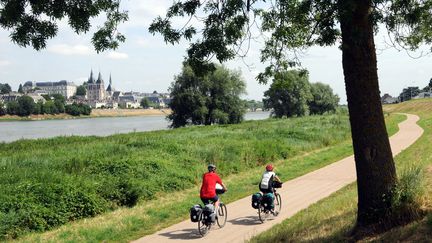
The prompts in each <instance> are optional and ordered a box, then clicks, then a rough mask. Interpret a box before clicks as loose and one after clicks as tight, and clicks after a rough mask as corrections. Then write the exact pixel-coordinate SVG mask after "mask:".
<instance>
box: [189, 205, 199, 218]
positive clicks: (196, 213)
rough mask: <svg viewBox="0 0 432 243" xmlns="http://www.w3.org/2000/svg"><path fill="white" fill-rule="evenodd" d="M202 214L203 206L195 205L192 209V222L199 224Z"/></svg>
mask: <svg viewBox="0 0 432 243" xmlns="http://www.w3.org/2000/svg"><path fill="white" fill-rule="evenodd" d="M201 213H202V207H201V205H198V204H197V205H193V206H192V207H191V209H190V219H191V221H192V222H198V220H199V218H200V215H201Z"/></svg>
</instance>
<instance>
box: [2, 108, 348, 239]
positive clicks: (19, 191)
mask: <svg viewBox="0 0 432 243" xmlns="http://www.w3.org/2000/svg"><path fill="white" fill-rule="evenodd" d="M288 135H289V136H288ZM349 135H350V133H349V125H348V120H347V117H346V116H336V115H329V116H322V117H318V116H316V117H307V118H297V119H285V120H276V119H274V120H273V119H272V120H265V121H248V122H244V123H242V124H236V125H229V126H227V125H223V126H200V127H190V128H183V129H175V130H168V131H156V132H145V133H133V134H121V135H115V136H109V137H105V138H100V137H59V138H53V139H42V140H38V141H31V140H22V141H18V142H14V143H9V144H0V168H2V169H1V170H0V181H2V186H1V187H0V205H4V207H1V206H0V222H2V224H1V225H2V226H1V227H0V229H1V231H0V235H2V236H3V237H8V238H12V237H14V236H16V235H20V234H23V233H24V232H26V231H44V230H47V229H51V228H53V227H55V226H58V225H61V224H63V223H64V222H67V221H69V220H74V219H77V218H81V217H90V216H93V215H95V214H97V213H99V212H106V211H108V210H112V209H115V208H118V207H120V206H127V207H129V206H133V205H135V204H136V203H137V202H138V201H141V200H150V199H153V198H155V197H156V196H157V195H158V194H159V193H163V194H167V193H170V192H175V191H179V190H183V189H187V188H192V187H195V186H197V185H198V184H199V183H200V180H201V176H202V173H203V172H204V171H205V168H206V164H207V163H210V162H212V163H216V164H217V165H218V168H219V172H220V173H221V175H222V176H223V177H225V176H227V175H229V174H232V173H239V172H243V171H247V170H250V168H251V167H255V166H262V165H264V164H265V163H266V162H268V161H272V160H277V159H280V158H289V157H294V156H296V155H300V154H303V153H304V152H306V151H310V150H314V149H318V148H322V147H324V146H328V145H332V144H337V143H340V142H342V141H346V140H347V139H349ZM329 137H331V140H329V139H328V138H329ZM78 192H79V193H81V194H79V195H80V196H79V198H77V196H74V195H75V194H77V193H78ZM11 209H14V210H11ZM30 216H31V217H32V218H31V220H27V219H28V218H26V217H30Z"/></svg>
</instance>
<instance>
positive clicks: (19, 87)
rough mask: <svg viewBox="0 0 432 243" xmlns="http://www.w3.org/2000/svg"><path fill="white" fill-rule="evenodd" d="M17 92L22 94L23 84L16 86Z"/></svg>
mask: <svg viewBox="0 0 432 243" xmlns="http://www.w3.org/2000/svg"><path fill="white" fill-rule="evenodd" d="M18 93H20V94H24V90H23V86H22V84H20V85H19V86H18Z"/></svg>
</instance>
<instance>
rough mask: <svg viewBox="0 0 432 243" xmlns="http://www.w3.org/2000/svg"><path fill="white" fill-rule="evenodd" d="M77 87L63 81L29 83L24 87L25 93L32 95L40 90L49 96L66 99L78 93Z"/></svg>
mask: <svg viewBox="0 0 432 243" xmlns="http://www.w3.org/2000/svg"><path fill="white" fill-rule="evenodd" d="M76 89H77V86H76V85H75V84H74V83H73V82H69V81H66V80H61V81H58V82H34V81H27V82H25V83H24V85H23V91H24V92H25V93H32V92H34V91H37V90H40V91H41V92H44V93H46V94H48V95H53V94H60V95H63V96H64V97H65V98H66V99H69V98H70V97H72V96H74V95H75V93H76Z"/></svg>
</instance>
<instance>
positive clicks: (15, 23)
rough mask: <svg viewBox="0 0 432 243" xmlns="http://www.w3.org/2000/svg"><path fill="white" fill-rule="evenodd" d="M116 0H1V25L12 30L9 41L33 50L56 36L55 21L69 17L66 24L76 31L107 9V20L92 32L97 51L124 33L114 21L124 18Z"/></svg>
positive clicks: (83, 29)
mask: <svg viewBox="0 0 432 243" xmlns="http://www.w3.org/2000/svg"><path fill="white" fill-rule="evenodd" d="M119 5H120V1H119V0H95V1H66V0H58V1H30V0H22V1H16V0H4V1H1V2H0V9H1V12H0V26H1V27H2V28H5V29H7V30H9V31H10V32H11V34H10V35H9V36H10V37H11V39H12V41H13V42H14V43H16V44H18V45H19V46H23V47H27V46H32V47H33V48H34V49H36V50H41V49H43V48H45V47H46V41H47V40H48V39H51V38H53V37H54V36H56V34H57V31H58V26H57V21H60V20H62V19H64V18H67V19H68V24H69V26H70V27H71V28H72V29H73V30H74V31H75V32H76V33H78V34H80V33H85V32H87V31H89V30H90V27H91V24H90V19H91V18H94V17H96V16H99V15H100V14H101V13H106V17H107V20H106V22H105V23H104V24H103V25H102V27H99V28H98V30H97V31H96V32H95V33H94V35H93V38H92V43H93V45H94V47H95V49H96V51H98V52H100V51H104V50H106V49H115V48H117V47H118V45H119V42H124V41H125V37H124V36H123V35H122V34H121V33H119V32H118V31H117V25H118V24H119V23H122V22H124V21H126V20H127V18H128V16H127V13H126V12H121V11H120V10H119V9H120V8H119Z"/></svg>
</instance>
